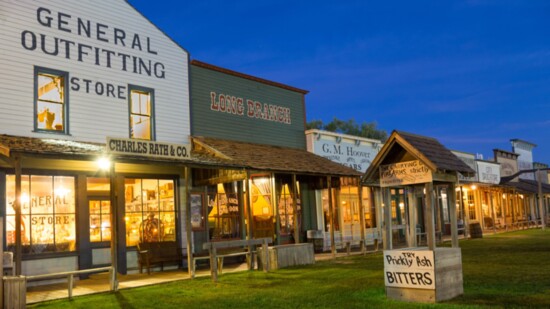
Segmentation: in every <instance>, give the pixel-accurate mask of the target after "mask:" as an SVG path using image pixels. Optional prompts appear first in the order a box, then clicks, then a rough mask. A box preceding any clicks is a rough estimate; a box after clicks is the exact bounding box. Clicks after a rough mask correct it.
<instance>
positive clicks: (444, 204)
mask: <svg viewBox="0 0 550 309" xmlns="http://www.w3.org/2000/svg"><path fill="white" fill-rule="evenodd" d="M438 191H439V196H438V197H437V198H438V199H439V205H441V215H442V216H443V222H444V223H450V222H451V217H450V213H449V202H448V200H447V188H445V187H444V188H439V190H438Z"/></svg>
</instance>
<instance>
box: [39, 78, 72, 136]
mask: <svg viewBox="0 0 550 309" xmlns="http://www.w3.org/2000/svg"><path fill="white" fill-rule="evenodd" d="M35 71H36V73H35V79H36V80H35V85H36V89H35V97H36V103H35V104H36V105H35V111H36V117H35V128H36V129H37V130H40V131H51V132H60V133H65V121H66V119H65V115H66V107H67V102H66V100H67V95H66V88H67V87H66V82H67V80H66V75H67V73H65V72H60V71H55V70H50V69H39V68H37V69H36V70H35Z"/></svg>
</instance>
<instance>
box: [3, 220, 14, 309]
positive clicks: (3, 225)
mask: <svg viewBox="0 0 550 309" xmlns="http://www.w3.org/2000/svg"><path fill="white" fill-rule="evenodd" d="M0 257H2V274H1V275H0V305H2V306H0V307H4V263H3V262H4V217H3V216H0ZM11 266H12V267H13V265H11ZM12 272H13V268H12Z"/></svg>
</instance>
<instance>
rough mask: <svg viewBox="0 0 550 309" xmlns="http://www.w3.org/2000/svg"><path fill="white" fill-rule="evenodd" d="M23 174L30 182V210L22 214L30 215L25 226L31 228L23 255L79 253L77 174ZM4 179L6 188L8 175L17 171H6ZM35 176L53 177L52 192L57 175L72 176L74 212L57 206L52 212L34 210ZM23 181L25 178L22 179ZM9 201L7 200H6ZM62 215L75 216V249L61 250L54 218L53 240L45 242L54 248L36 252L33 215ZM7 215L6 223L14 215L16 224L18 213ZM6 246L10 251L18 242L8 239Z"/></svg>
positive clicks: (26, 257) (34, 256)
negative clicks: (63, 210) (58, 209)
mask: <svg viewBox="0 0 550 309" xmlns="http://www.w3.org/2000/svg"><path fill="white" fill-rule="evenodd" d="M22 176H23V177H24V176H26V177H28V178H27V180H26V181H27V182H28V190H27V191H28V195H29V202H27V203H29V206H28V207H29V212H28V213H23V212H22V216H25V215H27V216H28V219H27V220H28V222H27V223H28V226H27V227H25V228H27V229H29V234H28V236H29V239H28V244H23V243H22V244H21V245H22V249H23V252H22V254H23V257H24V258H25V259H33V258H38V257H44V256H59V255H63V256H65V255H67V256H70V255H74V254H77V253H78V251H79V243H78V233H79V230H78V229H79V227H78V218H79V204H78V185H77V178H78V177H77V176H76V175H73V174H58V173H53V174H51V173H48V174H44V173H32V172H29V173H23V174H22ZM4 177H5V178H4V179H5V183H6V189H7V186H8V183H9V180H8V177H15V173H6V174H5V175H4ZM33 177H50V178H51V184H52V193H53V192H55V179H56V178H57V177H63V178H72V179H73V186H72V187H71V188H72V190H73V191H74V209H73V211H74V212H72V213H71V212H68V213H67V212H61V211H57V209H56V207H55V206H52V212H51V213H49V212H48V213H46V212H42V213H40V212H33V211H32V205H31V201H30V197H31V194H32V190H33V179H32V178H33ZM13 181H14V185H15V179H14V180H13ZM22 181H23V180H22ZM23 191H24V190H23V188H22V192H23ZM6 198H8V196H7V192H6ZM6 203H7V202H6ZM60 214H61V215H62V214H67V215H72V216H74V235H75V241H74V249H73V250H59V249H58V245H59V244H60V243H61V241H57V239H56V238H57V235H56V233H55V231H56V225H58V223H57V222H56V220H55V219H52V220H53V221H52V224H51V225H52V230H53V231H54V235H53V236H52V240H53V242H52V243H48V244H45V246H46V249H48V248H53V250H43V251H41V252H35V251H34V249H33V246H36V245H37V244H34V241H33V240H32V238H33V223H32V217H33V216H36V215H44V216H52V217H53V218H55V217H56V216H58V215H60ZM4 215H5V220H6V221H5V225H6V227H7V220H8V218H9V217H13V218H14V221H13V222H14V224H15V222H16V221H15V217H16V213H14V214H8V213H7V211H6V213H5V214H4ZM6 227H4V230H5V232H7V230H6ZM5 246H6V248H7V249H8V251H11V250H10V246H13V247H15V246H16V243H15V242H14V243H13V244H9V243H8V240H6V244H5Z"/></svg>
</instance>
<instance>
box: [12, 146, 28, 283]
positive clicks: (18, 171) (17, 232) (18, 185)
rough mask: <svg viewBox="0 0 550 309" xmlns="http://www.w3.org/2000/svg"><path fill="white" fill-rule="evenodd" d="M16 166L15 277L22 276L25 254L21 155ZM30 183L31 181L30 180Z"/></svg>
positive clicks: (15, 161) (17, 156)
mask: <svg viewBox="0 0 550 309" xmlns="http://www.w3.org/2000/svg"><path fill="white" fill-rule="evenodd" d="M14 165H15V201H14V206H15V207H14V208H15V275H16V276H20V275H21V265H22V260H21V255H22V253H23V250H22V247H21V246H22V245H21V241H22V235H21V216H22V214H21V178H22V175H21V173H22V168H21V157H20V156H19V155H15V158H14ZM29 181H30V180H29Z"/></svg>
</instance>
